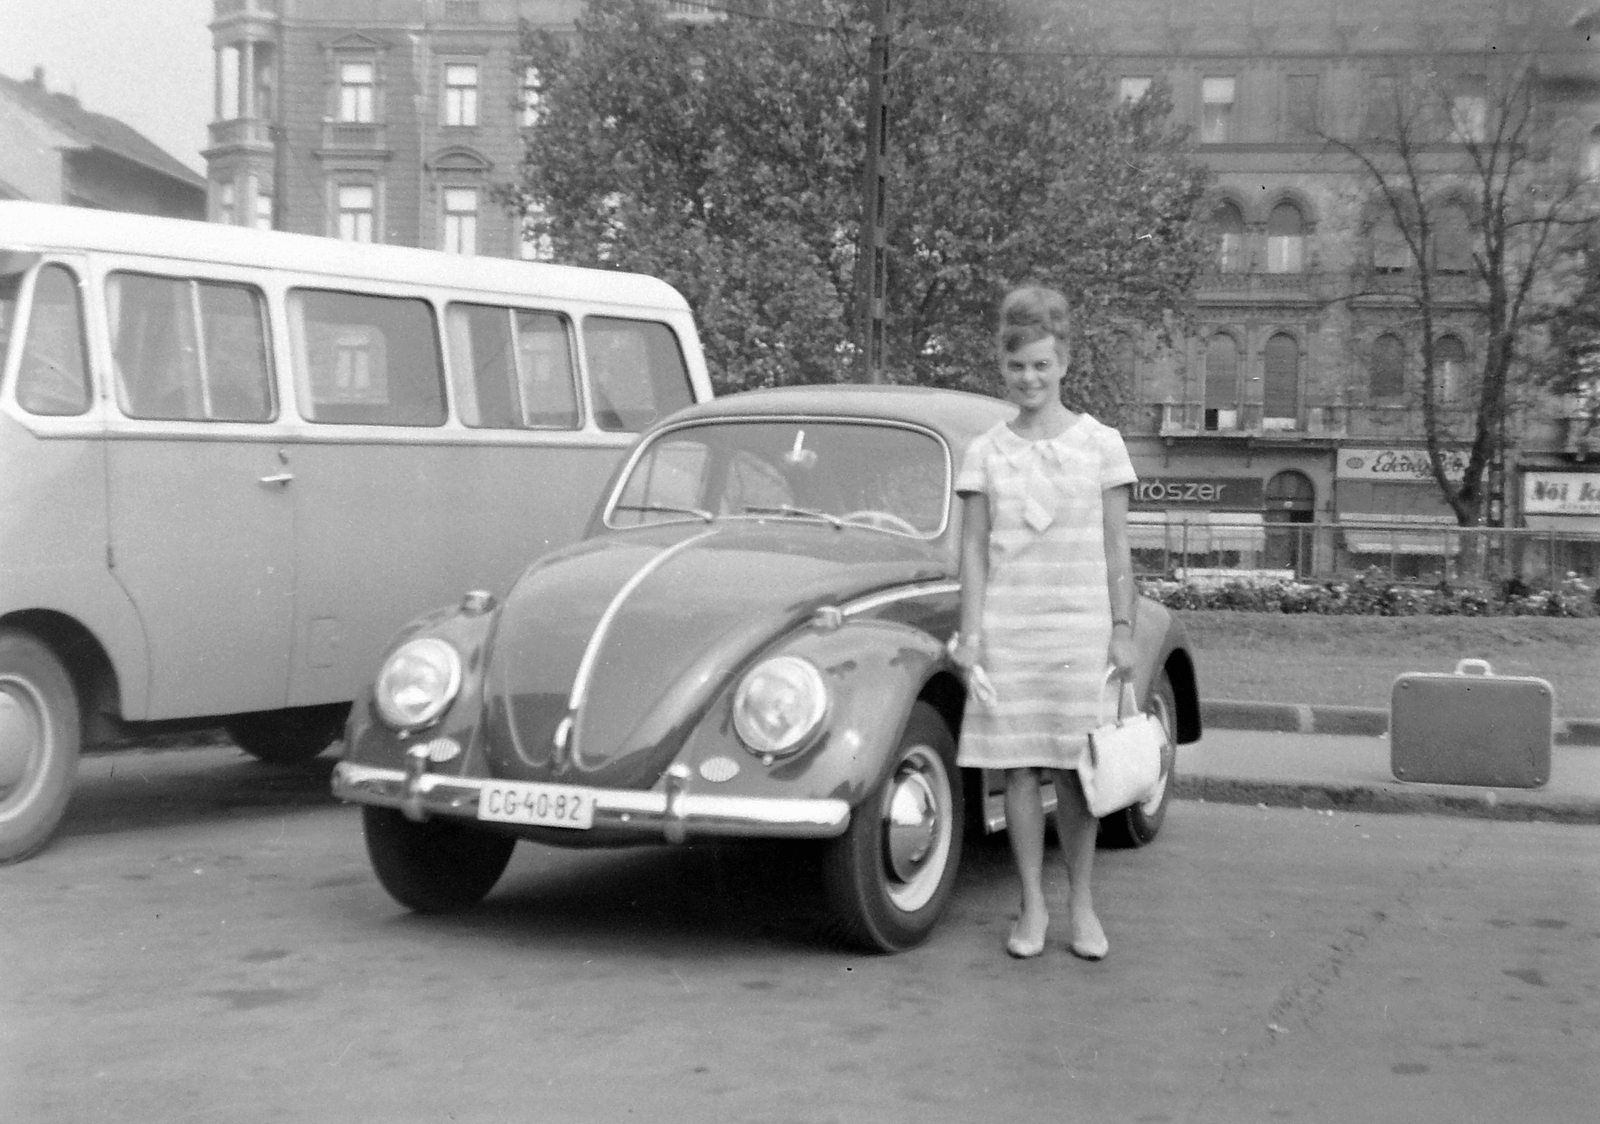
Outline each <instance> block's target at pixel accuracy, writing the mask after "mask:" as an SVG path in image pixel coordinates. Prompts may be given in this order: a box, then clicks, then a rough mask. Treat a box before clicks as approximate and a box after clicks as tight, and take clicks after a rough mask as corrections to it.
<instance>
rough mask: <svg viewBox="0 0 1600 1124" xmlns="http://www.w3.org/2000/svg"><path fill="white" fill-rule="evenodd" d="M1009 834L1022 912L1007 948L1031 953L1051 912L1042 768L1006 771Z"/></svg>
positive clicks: (1007, 826) (1038, 945)
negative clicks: (1046, 879)
mask: <svg viewBox="0 0 1600 1124" xmlns="http://www.w3.org/2000/svg"><path fill="white" fill-rule="evenodd" d="M1006 834H1008V835H1009V836H1010V837H1011V857H1012V858H1013V859H1014V860H1015V861H1016V864H1017V874H1018V875H1019V876H1020V877H1021V879H1022V915H1021V916H1020V917H1018V918H1017V923H1016V924H1015V925H1014V926H1012V928H1011V940H1010V941H1009V942H1008V943H1007V948H1008V949H1013V950H1015V951H1013V953H1012V954H1013V955H1016V954H1017V952H1018V951H1020V952H1023V953H1026V954H1032V950H1033V949H1035V948H1040V947H1042V946H1043V944H1044V933H1045V928H1046V926H1048V925H1049V923H1050V912H1049V909H1048V907H1047V906H1046V905H1045V900H1044V803H1043V801H1042V800H1041V798H1040V795H1039V770H1037V769H1007V770H1006Z"/></svg>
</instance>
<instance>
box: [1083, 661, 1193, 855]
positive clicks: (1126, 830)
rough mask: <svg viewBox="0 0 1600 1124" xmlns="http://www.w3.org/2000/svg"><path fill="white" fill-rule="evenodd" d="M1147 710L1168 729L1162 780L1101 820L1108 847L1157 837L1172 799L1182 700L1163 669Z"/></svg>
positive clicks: (1103, 840) (1141, 843)
mask: <svg viewBox="0 0 1600 1124" xmlns="http://www.w3.org/2000/svg"><path fill="white" fill-rule="evenodd" d="M1144 709H1145V712H1146V713H1147V714H1152V715H1154V716H1155V718H1156V720H1157V721H1158V722H1160V723H1161V728H1162V730H1164V731H1165V732H1166V737H1165V739H1164V740H1163V742H1162V745H1161V779H1160V780H1159V781H1157V782H1156V787H1155V791H1154V792H1152V793H1151V794H1150V798H1149V799H1148V800H1145V801H1144V802H1142V803H1139V804H1135V805H1133V806H1132V807H1130V808H1124V809H1122V810H1121V811H1120V812H1112V813H1111V814H1110V815H1109V816H1106V817H1104V818H1103V819H1101V821H1100V842H1101V843H1103V844H1105V845H1106V846H1108V847H1143V846H1144V845H1145V844H1146V843H1149V842H1150V841H1151V840H1153V839H1155V837H1156V834H1157V833H1158V832H1159V831H1160V830H1161V822H1162V821H1163V820H1165V819H1166V818H1167V805H1168V804H1169V803H1171V801H1172V788H1173V776H1174V773H1175V771H1176V769H1177V762H1178V701H1177V695H1176V694H1174V693H1173V690H1172V681H1171V680H1170V679H1168V678H1167V673H1166V672H1165V671H1163V672H1162V673H1161V674H1160V675H1159V676H1157V677H1156V681H1155V682H1154V683H1153V684H1151V686H1150V697H1149V699H1148V700H1147V701H1146V703H1145V708H1144Z"/></svg>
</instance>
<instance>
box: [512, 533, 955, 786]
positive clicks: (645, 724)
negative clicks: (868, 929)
mask: <svg viewBox="0 0 1600 1124" xmlns="http://www.w3.org/2000/svg"><path fill="white" fill-rule="evenodd" d="M950 576H952V573H951V568H950V565H949V563H948V561H947V560H946V559H945V558H944V557H943V555H942V553H941V552H940V550H939V549H938V548H937V546H936V545H935V544H933V543H927V542H922V541H919V540H914V539H907V538H902V537H899V536H895V535H890V534H884V533H882V532H877V531H872V530H862V529H855V528H848V527H846V528H834V527H831V526H828V525H825V524H816V525H812V524H801V525H795V524H790V523H785V524H783V525H775V524H772V523H768V522H757V521H744V520H729V521H724V522H718V523H714V524H706V523H694V524H673V525H671V526H670V527H659V528H649V529H642V530H638V531H630V532H626V533H623V534H616V535H607V536H603V537H600V538H597V539H592V540H589V541H587V542H584V543H580V544H578V545H577V546H576V547H573V548H571V549H569V550H566V551H563V552H560V553H559V554H556V555H552V556H549V557H547V558H546V559H543V560H541V561H540V562H539V563H536V564H535V565H534V566H533V567H531V568H530V569H529V570H528V571H526V572H525V573H524V574H523V575H522V577H521V578H520V579H519V580H518V581H517V583H516V585H515V586H513V588H512V589H511V591H510V593H509V594H508V595H507V597H506V599H505V602H504V604H503V605H502V606H501V608H500V611H499V612H500V616H499V621H498V624H497V627H496V629H495V637H494V641H493V650H492V654H491V656H490V660H489V669H488V672H487V677H486V683H485V688H486V690H485V704H486V707H487V710H486V721H487V725H488V732H489V735H490V736H489V737H488V739H487V747H486V752H487V753H488V755H489V759H490V766H491V769H492V770H493V771H494V772H495V773H496V774H497V775H499V776H503V777H513V778H523V779H553V780H560V781H562V782H565V783H571V784H592V785H600V786H605V787H614V788H649V787H650V786H651V785H653V784H655V783H656V781H657V780H658V779H659V778H660V776H661V774H662V772H663V771H664V770H665V769H666V767H667V766H668V765H669V764H670V763H671V761H672V758H673V756H674V755H675V754H676V753H677V751H678V749H679V747H680V746H681V745H682V743H683V740H684V738H685V737H686V736H687V734H688V732H689V731H690V730H691V729H692V728H693V726H694V724H695V723H696V722H698V721H699V720H700V719H701V718H702V717H703V716H704V714H705V712H706V710H707V708H708V707H709V706H710V704H711V702H712V700H713V699H715V698H716V696H717V694H718V692H719V691H720V690H721V689H722V688H723V687H724V686H725V685H726V684H728V682H729V681H730V680H731V679H732V678H733V677H734V676H736V675H737V674H739V672H740V671H742V670H743V669H744V667H745V666H746V665H747V664H748V663H749V662H750V661H751V660H752V659H753V658H754V657H755V656H757V655H759V654H760V652H761V651H762V650H763V649H764V648H765V647H766V646H767V645H768V644H769V643H770V642H771V641H772V640H774V639H775V638H777V637H778V636H781V635H782V634H783V633H784V632H786V631H787V630H788V629H790V628H792V627H794V626H795V625H797V624H799V623H800V622H802V621H804V620H806V619H807V618H808V617H809V616H810V615H811V614H812V613H813V612H815V611H816V609H817V608H818V607H820V606H822V605H829V604H839V603H842V602H845V601H848V600H849V599H851V598H854V597H858V596H861V595H863V594H868V593H872V592H874V591H877V590H882V589H885V588H888V587H891V586H894V585H897V584H901V583H905V582H912V581H926V580H933V579H938V578H948V577H950ZM575 682H576V687H577V690H576V692H575V691H574V686H575ZM572 703H576V710H575V711H574V710H573V709H572V706H571V704H572ZM569 718H570V719H571V720H572V721H571V722H570V723H568V722H567V720H568V719H569ZM563 724H567V726H568V729H567V732H566V734H565V736H561V728H562V726H563Z"/></svg>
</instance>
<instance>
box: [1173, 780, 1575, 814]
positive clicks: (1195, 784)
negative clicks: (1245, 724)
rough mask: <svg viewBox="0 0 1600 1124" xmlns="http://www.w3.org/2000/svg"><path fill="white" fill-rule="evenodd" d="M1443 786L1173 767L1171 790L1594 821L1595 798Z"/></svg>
mask: <svg viewBox="0 0 1600 1124" xmlns="http://www.w3.org/2000/svg"><path fill="white" fill-rule="evenodd" d="M1504 792H1505V790H1503V789H1500V790H1494V789H1468V790H1466V791H1460V790H1454V791H1452V790H1449V789H1445V788H1443V786H1435V785H1406V786H1403V787H1402V786H1399V785H1391V784H1380V785H1373V784H1365V785H1354V784H1331V783H1327V782H1317V781H1310V782H1299V781H1257V780H1250V779H1247V778H1242V777H1212V776H1198V777H1197V776H1186V775H1184V774H1183V773H1181V772H1180V773H1179V774H1178V776H1177V784H1176V787H1175V789H1174V791H1173V796H1174V797H1176V798H1177V799H1179V800H1195V801H1199V802H1200V803H1206V802H1210V803H1214V804H1256V805H1259V806H1261V807H1274V808H1312V809H1331V810H1337V811H1342V812H1381V813H1413V814H1414V813H1425V814H1431V815H1442V816H1464V817H1471V818H1474V819H1487V820H1515V821H1519V822H1535V821H1537V822H1540V823H1563V824H1600V800H1592V799H1578V800H1557V801H1552V800H1550V799H1549V798H1548V797H1542V796H1539V795H1536V794H1535V792H1534V791H1533V790H1530V791H1529V796H1528V797H1523V798H1519V795H1520V792H1521V790H1518V794H1516V795H1510V796H1503V795H1502V793H1504Z"/></svg>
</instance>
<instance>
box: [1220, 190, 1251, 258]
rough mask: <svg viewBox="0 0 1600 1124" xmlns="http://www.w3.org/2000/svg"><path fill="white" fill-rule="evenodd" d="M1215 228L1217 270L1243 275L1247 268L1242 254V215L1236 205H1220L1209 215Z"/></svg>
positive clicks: (1243, 253)
mask: <svg viewBox="0 0 1600 1124" xmlns="http://www.w3.org/2000/svg"><path fill="white" fill-rule="evenodd" d="M1211 221H1212V222H1213V223H1214V224H1215V225H1216V228H1217V241H1218V257H1217V268H1218V269H1220V270H1221V271H1222V272H1223V273H1243V272H1244V271H1245V270H1246V269H1247V268H1249V263H1248V262H1246V261H1245V252H1244V215H1243V213H1241V212H1240V210H1239V207H1238V205H1237V204H1234V203H1222V204H1220V205H1219V206H1218V207H1217V209H1216V210H1215V211H1213V212H1212V213H1211Z"/></svg>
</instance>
